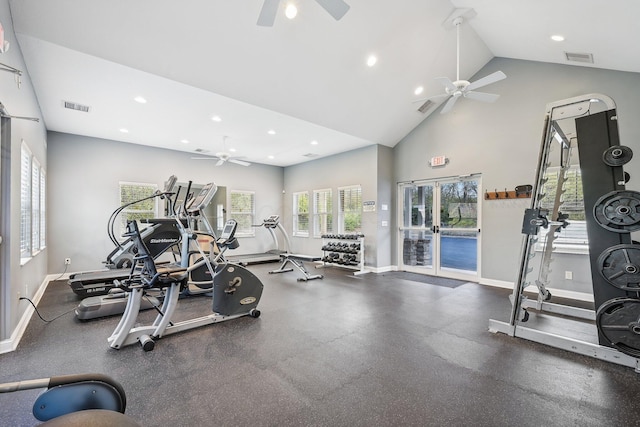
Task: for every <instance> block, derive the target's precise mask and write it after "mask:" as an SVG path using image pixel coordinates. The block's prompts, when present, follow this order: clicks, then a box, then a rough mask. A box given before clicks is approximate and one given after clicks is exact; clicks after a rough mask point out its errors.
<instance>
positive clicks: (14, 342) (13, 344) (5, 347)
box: [0, 274, 69, 354]
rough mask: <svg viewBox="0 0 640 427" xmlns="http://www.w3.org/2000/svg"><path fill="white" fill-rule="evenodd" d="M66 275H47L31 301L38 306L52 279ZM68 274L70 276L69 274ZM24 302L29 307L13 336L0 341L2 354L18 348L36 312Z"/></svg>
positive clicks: (58, 278)
mask: <svg viewBox="0 0 640 427" xmlns="http://www.w3.org/2000/svg"><path fill="white" fill-rule="evenodd" d="M64 276H65V275H62V276H60V275H55V274H49V275H47V276H46V277H45V278H44V281H43V282H42V283H41V284H40V286H39V287H38V290H37V291H36V293H35V294H34V295H33V298H30V299H31V301H33V303H34V304H35V305H36V306H37V305H38V303H39V302H40V300H41V299H42V296H43V295H44V291H46V290H47V286H49V282H50V281H52V280H60V279H63V278H65V277H64ZM66 276H67V277H69V275H68V274H67V275H66ZM24 303H25V304H27V309H26V310H25V311H24V313H22V317H20V321H19V322H18V325H17V326H16V328H15V329H14V330H13V332H12V333H11V337H10V338H8V339H6V340H2V341H0V354H3V353H9V352H12V351H15V349H16V348H18V344H20V340H21V339H22V336H23V335H24V332H25V331H26V330H27V326H28V325H29V322H30V321H31V317H32V316H33V313H35V309H34V308H33V306H32V305H31V304H29V303H28V302H27V301H24Z"/></svg>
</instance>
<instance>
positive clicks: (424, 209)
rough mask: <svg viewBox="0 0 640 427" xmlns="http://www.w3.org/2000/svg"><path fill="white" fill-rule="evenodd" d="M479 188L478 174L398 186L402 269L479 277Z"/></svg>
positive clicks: (453, 275) (464, 278) (441, 274)
mask: <svg viewBox="0 0 640 427" xmlns="http://www.w3.org/2000/svg"><path fill="white" fill-rule="evenodd" d="M479 188H480V176H479V175H472V176H466V177H460V178H443V179H439V180H425V181H412V182H410V183H401V184H400V185H399V189H398V190H399V191H398V195H399V197H398V202H399V204H400V206H399V217H400V218H401V223H400V227H399V242H400V244H399V245H398V248H399V252H400V253H399V257H398V267H399V269H400V270H402V271H410V272H414V273H422V274H431V275H436V276H442V277H450V278H457V279H462V280H475V279H477V278H478V277H479V271H478V266H479V264H480V263H479V250H478V248H479V241H480V218H479V212H480V209H479V200H480V199H479V198H478V194H480V191H479Z"/></svg>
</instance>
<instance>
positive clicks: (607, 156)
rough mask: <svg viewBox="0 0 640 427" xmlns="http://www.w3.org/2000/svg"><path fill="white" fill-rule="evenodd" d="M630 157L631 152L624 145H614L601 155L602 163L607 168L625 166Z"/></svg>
mask: <svg viewBox="0 0 640 427" xmlns="http://www.w3.org/2000/svg"><path fill="white" fill-rule="evenodd" d="M632 157H633V151H632V150H631V148H629V147H626V146H624V145H614V146H613V147H609V148H607V149H606V150H605V152H604V153H602V161H603V162H605V164H607V165H609V166H622V165H626V164H627V163H629V160H631V158H632Z"/></svg>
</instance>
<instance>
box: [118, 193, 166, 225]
mask: <svg viewBox="0 0 640 427" xmlns="http://www.w3.org/2000/svg"><path fill="white" fill-rule="evenodd" d="M157 190H158V186H157V185H156V184H145V183H136V182H120V206H123V205H125V204H129V203H133V202H136V201H137V200H142V199H145V198H146V200H142V201H140V202H138V203H134V204H132V205H131V206H128V207H126V208H125V209H124V210H123V211H122V213H121V214H120V235H123V234H124V233H125V231H126V229H127V221H136V220H137V221H140V220H142V219H151V218H155V217H157V216H158V199H157V198H156V197H154V198H149V197H151V196H153V193H155V192H156V191H157Z"/></svg>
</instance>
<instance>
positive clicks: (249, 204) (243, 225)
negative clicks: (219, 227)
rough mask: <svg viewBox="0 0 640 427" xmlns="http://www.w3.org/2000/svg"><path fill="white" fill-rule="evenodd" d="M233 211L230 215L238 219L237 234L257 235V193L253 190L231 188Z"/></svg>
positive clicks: (245, 235)
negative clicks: (254, 225) (255, 220)
mask: <svg viewBox="0 0 640 427" xmlns="http://www.w3.org/2000/svg"><path fill="white" fill-rule="evenodd" d="M229 194H230V196H231V212H230V215H229V217H230V218H233V219H235V220H236V222H237V223H238V228H237V229H236V236H244V237H252V236H255V228H254V227H253V224H254V217H255V193H254V192H253V191H238V190H231V191H230V193H229Z"/></svg>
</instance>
